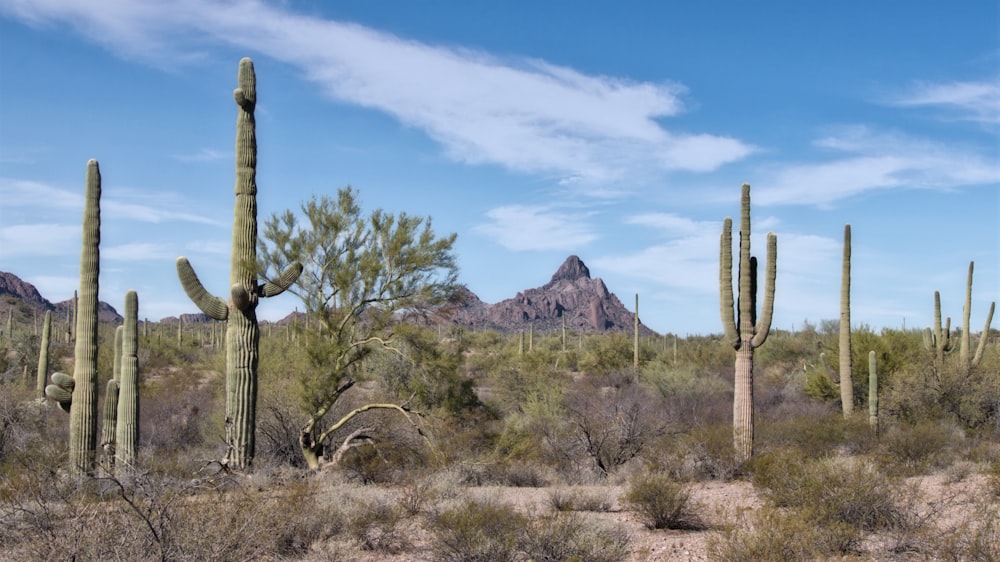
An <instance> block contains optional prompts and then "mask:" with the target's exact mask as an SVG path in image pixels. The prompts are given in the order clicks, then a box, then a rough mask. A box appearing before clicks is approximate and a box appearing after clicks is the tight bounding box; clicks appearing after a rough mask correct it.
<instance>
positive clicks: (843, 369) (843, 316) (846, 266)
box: [840, 224, 854, 418]
mask: <svg viewBox="0 0 1000 562" xmlns="http://www.w3.org/2000/svg"><path fill="white" fill-rule="evenodd" d="M853 369H854V365H852V364H851V225H849V224H845V225H844V259H843V263H842V265H841V273H840V404H841V408H842V409H843V412H844V417H845V418H846V417H848V416H850V415H851V414H853V413H854V377H853V373H852V371H853Z"/></svg>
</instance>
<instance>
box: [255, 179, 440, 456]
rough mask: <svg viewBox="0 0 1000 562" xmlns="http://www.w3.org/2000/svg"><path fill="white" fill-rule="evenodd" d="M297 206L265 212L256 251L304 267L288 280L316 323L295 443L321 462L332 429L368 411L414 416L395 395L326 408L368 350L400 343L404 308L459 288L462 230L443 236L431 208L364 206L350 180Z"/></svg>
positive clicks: (267, 259)
mask: <svg viewBox="0 0 1000 562" xmlns="http://www.w3.org/2000/svg"><path fill="white" fill-rule="evenodd" d="M301 211H302V214H301V217H300V216H297V215H296V214H294V213H292V212H291V211H285V212H284V213H281V214H274V215H272V216H271V217H270V218H269V219H268V220H266V221H265V223H264V231H263V239H262V240H261V242H260V248H259V252H258V256H259V258H258V261H259V269H260V271H261V272H263V275H265V276H270V275H278V274H279V272H281V271H282V270H283V269H284V268H285V267H287V265H288V264H289V263H293V262H296V261H298V262H300V263H302V264H303V267H304V269H303V271H302V275H301V276H300V277H299V281H298V284H297V285H296V286H294V287H291V288H290V289H289V291H290V292H292V293H294V294H296V295H298V296H299V298H301V299H302V302H303V303H304V304H305V307H306V311H307V314H308V315H309V320H310V324H311V328H310V329H309V330H308V331H307V332H306V352H307V354H308V357H309V362H310V366H311V371H310V372H308V373H303V374H302V375H301V378H300V380H299V383H300V385H301V387H300V388H301V393H302V394H301V398H302V405H303V408H304V410H305V413H306V421H305V423H303V425H302V426H301V430H300V435H299V445H300V446H301V448H302V453H303V455H304V456H305V459H306V462H307V464H308V465H309V467H310V468H318V467H319V466H320V464H321V463H323V462H324V446H325V444H326V443H327V441H328V440H329V439H330V438H331V436H332V434H333V433H334V432H335V431H336V430H338V429H340V428H342V427H344V425H345V424H347V422H348V421H350V420H351V419H352V418H354V417H355V416H357V415H359V414H361V413H363V412H366V411H369V410H373V409H389V410H395V411H397V412H399V413H400V414H402V415H404V416H405V417H407V419H409V420H410V421H411V423H412V418H411V417H410V411H409V407H408V406H406V405H405V404H395V403H376V404H367V405H365V406H362V407H360V408H356V409H354V410H352V411H351V412H349V413H347V414H346V415H345V416H343V417H341V418H340V419H339V420H337V421H335V422H332V423H329V421H328V420H327V419H326V418H327V414H329V413H330V412H331V410H332V409H333V407H334V406H335V405H336V403H337V401H338V400H339V399H340V398H341V397H342V396H343V395H344V393H345V392H347V390H349V389H350V388H351V387H352V386H353V385H354V384H355V382H356V380H357V378H358V376H359V374H360V366H361V365H362V363H363V361H364V360H365V358H366V357H368V356H369V354H370V353H371V352H372V351H374V350H376V349H379V348H384V349H390V350H398V349H399V348H398V343H399V341H398V339H397V337H396V336H397V333H396V327H397V326H398V323H399V322H400V321H401V319H402V318H403V317H405V316H406V315H416V314H421V313H426V312H430V311H433V310H434V309H435V308H436V307H438V306H441V305H443V304H445V303H446V302H447V301H448V299H449V297H450V296H451V295H452V294H453V292H454V290H455V288H456V280H457V266H456V264H455V256H454V254H453V249H452V247H453V245H454V243H455V238H456V235H455V234H450V235H448V236H443V237H438V236H437V235H436V234H435V233H434V231H433V230H432V229H431V220H430V218H423V217H416V216H409V215H406V214H405V213H400V214H399V215H393V214H391V213H386V212H384V211H382V210H380V209H379V210H375V211H372V212H371V213H369V214H363V213H362V211H361V207H360V205H359V202H358V197H357V193H356V192H355V191H354V190H352V189H351V188H350V187H346V188H343V189H340V190H339V191H338V193H337V197H336V199H333V198H330V197H327V196H322V197H319V198H317V197H313V198H312V199H311V200H309V201H308V202H305V203H303V204H302V207H301ZM300 218H301V222H300ZM351 437H352V436H348V437H347V439H346V440H345V441H344V442H343V445H342V447H346V446H349V445H350V440H351Z"/></svg>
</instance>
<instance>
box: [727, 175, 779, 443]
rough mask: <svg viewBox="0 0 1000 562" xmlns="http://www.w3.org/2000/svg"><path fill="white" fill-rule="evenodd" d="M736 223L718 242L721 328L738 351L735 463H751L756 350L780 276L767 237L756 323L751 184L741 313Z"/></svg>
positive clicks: (744, 213)
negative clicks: (736, 295) (736, 294)
mask: <svg viewBox="0 0 1000 562" xmlns="http://www.w3.org/2000/svg"><path fill="white" fill-rule="evenodd" d="M732 229H733V220H732V219H731V218H729V217H726V219H725V221H724V222H723V227H722V236H721V239H720V246H721V248H720V252H719V254H720V256H719V288H720V292H721V299H720V301H721V312H722V326H723V328H724V329H725V339H726V341H727V342H728V343H729V344H730V345H732V346H733V348H734V349H736V373H735V389H734V396H733V446H734V448H735V452H736V458H737V459H738V460H740V461H746V460H749V459H750V457H751V455H752V454H753V432H754V419H753V351H754V349H756V348H758V347H760V346H761V345H763V344H764V341H765V340H766V339H767V334H768V331H769V330H770V328H771V315H772V312H773V310H774V282H775V276H776V275H775V274H776V272H777V266H776V257H777V247H778V242H777V237H776V236H775V235H774V233H773V232H769V233H768V235H767V272H766V276H765V284H764V302H763V307H762V308H761V314H760V319H759V320H758V318H757V258H755V257H752V256H751V255H750V185H749V184H743V189H742V198H741V208H740V261H739V310H735V311H734V306H735V304H736V303H735V302H734V297H733V236H732Z"/></svg>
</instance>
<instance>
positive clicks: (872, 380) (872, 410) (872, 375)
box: [868, 351, 878, 436]
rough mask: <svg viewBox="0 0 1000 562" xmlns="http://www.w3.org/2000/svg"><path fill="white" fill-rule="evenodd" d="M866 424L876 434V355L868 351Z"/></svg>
mask: <svg viewBox="0 0 1000 562" xmlns="http://www.w3.org/2000/svg"><path fill="white" fill-rule="evenodd" d="M868 425H869V426H871V428H872V431H874V432H875V435H876V436H877V435H878V357H876V355H875V352H874V351H869V352H868Z"/></svg>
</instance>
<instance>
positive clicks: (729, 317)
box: [719, 217, 740, 349]
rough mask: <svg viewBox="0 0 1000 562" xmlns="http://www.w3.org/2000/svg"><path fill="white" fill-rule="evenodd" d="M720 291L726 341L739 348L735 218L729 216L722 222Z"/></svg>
mask: <svg viewBox="0 0 1000 562" xmlns="http://www.w3.org/2000/svg"><path fill="white" fill-rule="evenodd" d="M719 291H720V297H721V298H720V299H719V300H720V307H721V309H720V310H721V313H722V328H723V330H725V335H726V336H725V337H726V342H728V343H729V344H730V345H732V346H733V347H735V348H737V349H739V346H740V336H739V334H738V333H737V331H736V312H735V306H736V299H735V298H734V297H733V219H731V218H729V217H726V219H725V220H724V221H723V222H722V236H721V237H720V239H719Z"/></svg>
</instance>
